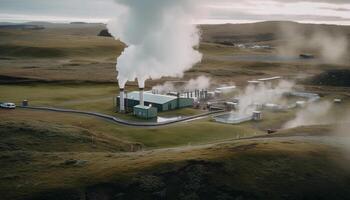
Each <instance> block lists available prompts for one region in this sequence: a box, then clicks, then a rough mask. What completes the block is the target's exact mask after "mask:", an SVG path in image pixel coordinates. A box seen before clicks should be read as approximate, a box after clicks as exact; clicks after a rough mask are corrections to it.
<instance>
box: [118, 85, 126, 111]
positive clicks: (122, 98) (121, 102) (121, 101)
mask: <svg viewBox="0 0 350 200" xmlns="http://www.w3.org/2000/svg"><path fill="white" fill-rule="evenodd" d="M119 91H120V98H119V105H120V108H119V111H120V112H121V113H124V112H125V93H124V88H120V89H119Z"/></svg>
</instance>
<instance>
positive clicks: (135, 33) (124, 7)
mask: <svg viewBox="0 0 350 200" xmlns="http://www.w3.org/2000/svg"><path fill="white" fill-rule="evenodd" d="M115 2H116V3H117V4H118V5H120V6H121V9H120V10H121V12H120V13H119V14H118V15H117V16H116V18H115V19H114V20H112V21H110V22H109V23H108V30H109V32H110V33H111V34H112V35H113V36H114V37H115V38H116V39H120V40H121V41H123V42H124V43H125V44H126V45H127V48H126V49H125V50H124V52H123V53H122V55H121V56H120V57H119V58H118V60H117V66H116V68H117V71H118V81H119V85H120V87H124V85H125V83H126V82H127V81H134V80H135V79H137V80H138V83H139V86H140V87H142V88H143V87H144V82H145V80H146V79H148V78H152V79H158V78H161V77H163V76H173V77H181V76H182V75H183V73H184V71H186V70H188V69H190V68H191V67H192V66H193V65H194V64H196V63H198V62H200V61H201V58H202V55H201V54H200V53H199V52H198V51H197V50H195V49H194V47H195V46H198V44H199V40H200V34H199V31H198V29H197V27H196V26H195V25H193V20H192V19H193V15H194V14H193V13H195V10H196V8H195V4H194V3H193V1H190V0H177V1H173V0H162V1H158V0H149V1H144V0H133V1H130V0H115Z"/></svg>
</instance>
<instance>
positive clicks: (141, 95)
mask: <svg viewBox="0 0 350 200" xmlns="http://www.w3.org/2000/svg"><path fill="white" fill-rule="evenodd" d="M143 91H144V89H143V88H140V105H141V106H144V105H145V102H144V99H143Z"/></svg>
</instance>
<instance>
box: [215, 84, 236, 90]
mask: <svg viewBox="0 0 350 200" xmlns="http://www.w3.org/2000/svg"><path fill="white" fill-rule="evenodd" d="M230 89H236V86H235V85H231V86H224V87H219V88H216V90H230Z"/></svg>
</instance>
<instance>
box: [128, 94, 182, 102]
mask: <svg viewBox="0 0 350 200" xmlns="http://www.w3.org/2000/svg"><path fill="white" fill-rule="evenodd" d="M127 98H128V99H132V100H136V101H140V92H139V91H134V92H130V93H127ZM175 99H177V97H175V96H170V95H161V94H152V93H148V92H144V93H143V100H144V101H145V102H149V103H154V104H165V103H168V102H170V101H173V100H175Z"/></svg>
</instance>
